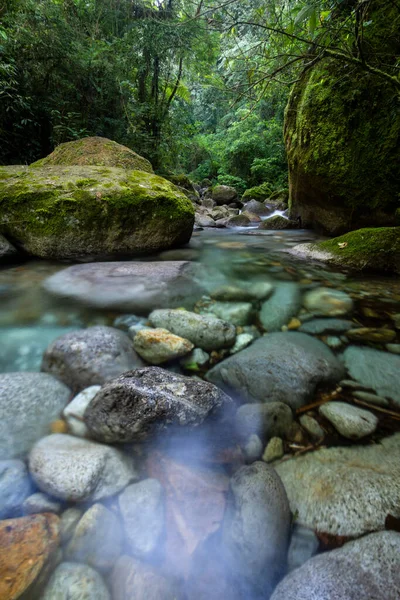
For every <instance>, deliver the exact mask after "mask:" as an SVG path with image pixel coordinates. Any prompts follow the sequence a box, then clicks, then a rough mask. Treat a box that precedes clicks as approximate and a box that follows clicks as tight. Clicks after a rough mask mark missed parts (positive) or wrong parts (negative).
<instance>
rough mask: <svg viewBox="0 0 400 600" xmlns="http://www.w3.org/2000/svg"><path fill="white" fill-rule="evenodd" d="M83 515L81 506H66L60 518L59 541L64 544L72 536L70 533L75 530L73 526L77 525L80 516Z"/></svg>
mask: <svg viewBox="0 0 400 600" xmlns="http://www.w3.org/2000/svg"><path fill="white" fill-rule="evenodd" d="M82 515H83V510H82V509H81V508H76V507H73V508H67V510H65V511H64V512H63V513H62V515H61V518H60V536H61V542H62V543H63V544H66V542H69V540H70V539H71V538H72V535H73V533H74V531H75V527H76V526H77V525H78V523H79V521H80V520H81V517H82Z"/></svg>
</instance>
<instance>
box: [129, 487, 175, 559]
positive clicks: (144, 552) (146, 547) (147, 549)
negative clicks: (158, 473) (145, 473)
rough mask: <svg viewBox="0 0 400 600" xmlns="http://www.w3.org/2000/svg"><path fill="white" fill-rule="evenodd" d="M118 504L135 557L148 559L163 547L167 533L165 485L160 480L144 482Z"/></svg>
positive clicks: (130, 490) (130, 489)
mask: <svg viewBox="0 0 400 600" xmlns="http://www.w3.org/2000/svg"><path fill="white" fill-rule="evenodd" d="M118 502H119V507H120V511H121V517H122V521H123V526H124V529H125V535H126V539H127V542H128V545H129V548H130V551H131V553H132V555H133V556H136V557H137V558H143V559H146V558H148V557H149V556H150V555H151V554H153V553H154V552H155V551H156V550H157V548H158V547H159V545H160V538H161V536H162V535H163V532H164V529H165V504H164V490H163V488H162V485H161V484H160V482H159V481H157V479H144V480H143V481H139V482H138V483H134V484H132V485H129V486H128V487H127V488H125V490H124V491H123V492H122V494H120V496H119V499H118Z"/></svg>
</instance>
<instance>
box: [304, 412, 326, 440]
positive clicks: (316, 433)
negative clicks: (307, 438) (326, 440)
mask: <svg viewBox="0 0 400 600" xmlns="http://www.w3.org/2000/svg"><path fill="white" fill-rule="evenodd" d="M299 421H300V425H301V426H302V427H304V429H305V430H306V431H307V433H309V434H310V435H311V436H312V437H314V438H317V439H321V438H323V437H324V435H325V431H324V430H323V429H322V427H321V426H320V424H319V423H318V421H317V420H316V419H314V418H313V417H310V416H309V415H301V417H300V419H299Z"/></svg>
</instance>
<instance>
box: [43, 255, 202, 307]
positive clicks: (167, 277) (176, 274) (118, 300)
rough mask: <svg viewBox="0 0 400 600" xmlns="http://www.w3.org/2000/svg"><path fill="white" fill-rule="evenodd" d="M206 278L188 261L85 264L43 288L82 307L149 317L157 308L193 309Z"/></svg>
mask: <svg viewBox="0 0 400 600" xmlns="http://www.w3.org/2000/svg"><path fill="white" fill-rule="evenodd" d="M203 275H204V273H203V269H202V267H201V266H199V265H197V264H196V263H192V262H189V261H159V262H135V261H126V262H123V261H121V262H104V263H86V264H80V265H74V266H72V267H68V268H67V269H64V270H62V271H59V272H58V273H56V274H55V275H52V276H51V277H49V278H48V279H46V281H45V282H44V284H43V285H44V288H45V289H46V290H47V291H48V292H50V293H51V294H55V295H56V296H62V297H64V298H70V299H72V300H76V301H78V302H80V303H82V304H86V305H89V306H94V307H96V308H101V309H114V310H125V311H132V312H133V313H135V314H138V315H148V314H149V312H151V311H152V310H154V309H155V308H164V307H165V308H171V307H173V308H174V307H180V306H184V307H185V308H192V307H193V305H194V303H195V302H196V301H197V300H198V299H199V298H200V296H201V295H202V294H203V293H204V288H203V285H202V284H201V283H199V280H200V279H202V277H203Z"/></svg>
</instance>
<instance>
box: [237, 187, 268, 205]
mask: <svg viewBox="0 0 400 600" xmlns="http://www.w3.org/2000/svg"><path fill="white" fill-rule="evenodd" d="M271 195H272V189H271V187H270V185H269V184H268V183H262V184H261V185H256V186H255V187H252V188H249V189H248V190H246V191H245V192H244V194H243V196H242V200H243V202H246V201H247V200H259V202H264V200H267V198H269V197H270V196H271Z"/></svg>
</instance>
